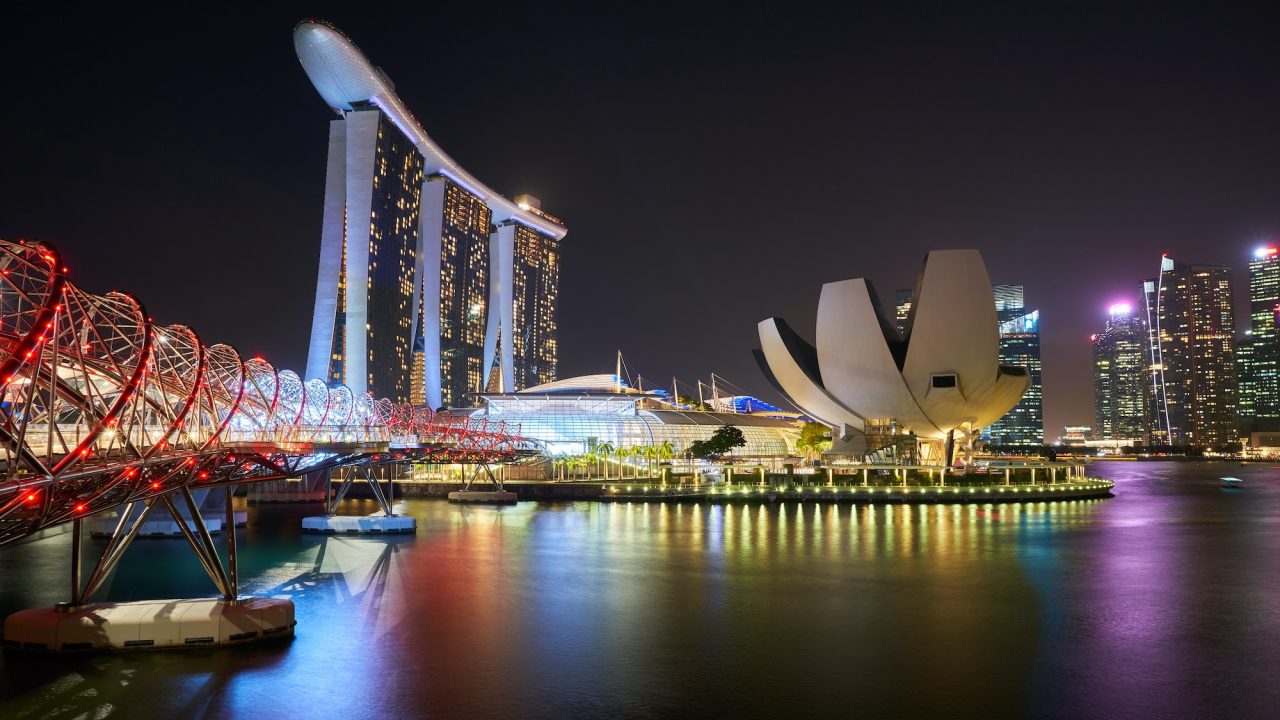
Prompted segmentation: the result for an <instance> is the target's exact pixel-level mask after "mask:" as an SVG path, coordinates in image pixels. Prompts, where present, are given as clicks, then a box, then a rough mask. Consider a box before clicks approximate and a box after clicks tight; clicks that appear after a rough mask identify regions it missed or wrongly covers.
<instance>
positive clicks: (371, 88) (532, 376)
mask: <svg viewBox="0 0 1280 720" xmlns="http://www.w3.org/2000/svg"><path fill="white" fill-rule="evenodd" d="M294 45H295V48H296V50H297V53H298V59H299V60H300V61H301V63H302V66H303V69H304V70H305V71H306V73H307V76H308V77H309V78H310V79H311V82H312V84H313V85H315V88H316V90H317V91H319V93H320V95H321V97H323V98H324V99H325V102H326V103H327V104H328V105H329V107H330V108H331V109H333V111H334V112H335V113H337V115H338V119H337V120H334V121H332V123H331V124H330V133H329V163H328V167H327V176H326V184H325V213H324V223H323V228H322V233H321V252H320V272H319V277H318V282H317V284H316V305H315V314H314V316H313V320H312V328H311V345H310V349H309V354H308V358H307V374H308V376H309V377H320V378H324V379H326V380H327V381H329V382H331V383H345V384H346V385H348V386H349V387H350V388H351V389H352V390H353V391H354V392H356V393H363V392H365V391H368V392H371V393H373V394H374V395H376V396H379V397H387V398H390V399H393V400H397V401H412V402H414V403H425V404H427V405H429V406H431V407H433V408H435V407H439V406H441V405H449V406H463V405H469V404H471V403H472V402H473V400H474V398H473V396H472V394H473V393H477V392H481V391H483V390H486V389H491V388H489V387H487V386H488V385H489V382H488V378H490V376H491V375H492V376H493V377H494V378H496V379H497V382H496V383H495V384H497V385H499V386H500V387H498V388H494V389H497V390H500V391H506V392H511V391H514V390H519V389H520V388H522V387H526V386H527V385H533V384H537V383H539V382H546V381H550V380H554V379H555V374H556V370H557V363H558V358H559V354H558V353H559V348H558V345H557V342H556V331H557V317H556V314H557V309H558V299H559V277H560V276H559V242H560V240H561V239H562V238H563V237H564V235H565V233H566V230H565V227H564V223H562V222H561V221H560V220H559V219H558V218H555V217H553V216H551V215H548V214H547V213H544V212H543V211H542V210H541V207H540V203H538V201H537V199H536V198H532V197H529V196H521V197H520V198H517V200H516V201H512V200H508V199H507V198H505V197H502V196H501V195H499V194H497V193H495V192H494V191H492V190H490V189H489V188H487V187H485V185H484V184H483V183H481V182H480V181H479V180H477V179H476V178H474V177H472V176H471V175H470V174H468V173H467V172H466V170H464V169H463V168H462V167H460V166H459V165H458V164H457V163H456V162H454V161H453V160H452V159H451V158H450V157H449V156H448V155H446V154H445V153H444V152H443V151H442V150H441V149H440V148H439V146H438V145H436V144H435V142H434V141H433V140H432V139H431V138H430V137H429V136H428V135H427V133H426V131H425V130H424V129H423V128H422V126H421V125H420V124H419V123H418V121H417V119H416V118H415V117H414V116H413V114H412V113H411V112H409V110H408V109H407V108H406V107H405V106H404V104H403V102H402V101H401V100H400V98H399V97H398V96H397V95H396V94H395V90H394V86H393V85H392V84H391V81H390V80H388V79H387V77H386V75H385V74H384V73H383V72H382V71H381V69H379V68H376V67H374V66H373V65H372V64H371V63H370V62H369V60H368V58H366V57H365V56H364V54H363V53H362V52H360V50H359V48H357V47H356V46H355V45H354V44H353V43H352V42H351V41H350V40H349V39H348V38H347V37H346V36H345V35H343V34H342V33H341V32H339V31H337V30H336V29H334V28H333V27H331V26H329V25H326V24H324V23H321V22H316V21H307V22H303V23H301V24H299V25H298V27H297V28H295V30H294ZM521 198H523V200H522V199H521ZM366 226H367V229H366Z"/></svg>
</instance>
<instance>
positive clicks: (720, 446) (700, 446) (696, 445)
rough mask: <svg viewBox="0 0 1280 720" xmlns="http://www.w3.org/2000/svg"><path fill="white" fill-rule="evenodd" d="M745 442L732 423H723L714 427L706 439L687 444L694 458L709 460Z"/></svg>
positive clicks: (740, 432) (739, 431)
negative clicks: (714, 429) (713, 430)
mask: <svg viewBox="0 0 1280 720" xmlns="http://www.w3.org/2000/svg"><path fill="white" fill-rule="evenodd" d="M746 444H747V439H746V438H745V437H743V436H742V431H741V430H739V429H738V428H736V427H734V426H732V425H723V426H721V427H719V428H717V429H716V431H715V432H714V433H712V434H711V437H709V438H707V439H706V440H694V441H693V442H692V443H690V445H689V454H690V455H693V456H694V457H696V458H701V459H703V460H709V459H711V458H714V457H719V456H721V455H724V454H725V453H727V452H729V451H730V450H732V449H734V448H736V447H742V446H744V445H746Z"/></svg>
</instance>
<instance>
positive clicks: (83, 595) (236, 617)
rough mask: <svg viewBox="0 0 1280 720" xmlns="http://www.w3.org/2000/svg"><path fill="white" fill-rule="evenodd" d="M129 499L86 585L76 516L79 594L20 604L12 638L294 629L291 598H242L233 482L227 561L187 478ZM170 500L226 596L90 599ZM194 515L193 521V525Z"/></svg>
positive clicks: (67, 648)
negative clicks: (52, 602) (172, 487)
mask: <svg viewBox="0 0 1280 720" xmlns="http://www.w3.org/2000/svg"><path fill="white" fill-rule="evenodd" d="M172 492H176V493H178V494H180V495H181V496H182V498H183V502H184V503H185V504H186V506H187V509H188V510H189V511H190V515H189V519H188V517H184V516H183V515H182V514H180V513H179V512H177V507H175V505H174V502H173V500H172V499H171V498H170V497H169V495H170V494H171V493H172ZM171 493H166V494H164V495H159V496H156V497H153V498H150V499H148V500H146V501H144V502H142V503H136V502H134V503H128V504H126V505H125V506H124V507H123V508H122V509H121V511H120V517H119V519H118V520H117V522H116V528H115V532H113V533H112V534H111V536H110V539H109V540H108V542H107V547H106V548H105V549H103V551H102V554H101V555H100V556H99V558H98V560H97V562H96V563H95V565H94V567H93V569H92V570H91V571H90V573H89V577H88V581H87V582H85V583H84V584H83V585H82V583H81V581H82V577H81V576H82V570H83V565H82V563H81V559H80V554H81V550H82V549H83V548H82V541H83V529H82V527H81V520H80V518H77V519H75V520H73V521H72V526H71V533H72V540H71V552H72V556H71V600H70V601H68V602H63V603H59V604H58V605H57V606H56V607H52V608H36V609H33V610H22V611H19V612H16V613H14V614H12V615H10V616H9V617H7V618H5V621H4V646H5V647H6V648H12V649H19V650H33V651H41V652H53V653H61V652H93V651H100V650H125V649H127V650H137V649H163V648H191V647H216V646H221V645H240V644H244V643H249V642H253V641H257V640H267V639H275V638H283V637H292V636H293V628H294V625H295V624H296V621H295V620H294V606H293V602H292V601H290V600H280V599H274V598H241V597H240V588H239V582H240V578H239V571H238V568H237V566H236V565H237V557H236V540H235V530H234V524H235V516H234V512H235V510H234V506H233V505H232V503H231V497H232V493H233V489H232V486H231V485H227V486H226V487H225V490H224V493H225V497H226V502H227V505H226V515H227V524H228V525H231V526H232V527H231V529H230V530H229V531H228V532H227V563H226V565H225V566H224V565H223V563H222V561H221V559H220V558H219V556H218V552H217V548H216V547H215V546H214V544H213V538H212V537H211V536H210V534H209V530H208V527H207V526H206V525H205V523H204V518H203V517H202V516H201V514H200V512H199V511H198V508H197V507H196V502H195V500H194V499H193V498H192V496H191V493H190V491H189V490H188V489H187V488H186V487H185V486H180V487H179V488H178V489H177V490H176V491H171ZM161 506H163V507H166V508H168V509H169V511H170V512H171V513H172V514H173V517H174V518H175V519H176V520H177V522H178V524H179V526H180V528H181V530H182V532H183V537H185V538H186V540H187V543H188V544H189V545H190V546H191V549H192V550H193V551H194V552H195V554H196V557H197V559H199V560H200V564H201V565H202V566H203V567H204V569H205V572H207V573H208V574H209V578H210V579H211V580H213V583H214V585H215V586H217V588H218V591H219V593H220V595H221V597H220V598H205V599H190V600H142V601H138V602H125V603H119V602H90V599H91V598H92V597H93V594H94V593H95V592H97V590H98V589H99V588H100V587H101V586H102V584H103V582H104V581H105V580H106V579H107V578H108V577H109V576H110V575H111V573H112V572H113V571H114V570H115V568H116V566H117V564H118V563H119V562H120V558H121V557H122V556H123V555H124V552H125V550H126V549H127V548H128V547H129V544H130V543H131V542H132V541H133V540H134V538H136V537H137V536H138V531H139V530H140V529H141V528H142V527H143V525H144V524H146V522H147V518H148V517H149V516H150V514H151V511H152V510H153V509H154V508H156V507H161ZM188 523H190V526H188Z"/></svg>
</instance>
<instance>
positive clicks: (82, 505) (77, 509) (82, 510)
mask: <svg viewBox="0 0 1280 720" xmlns="http://www.w3.org/2000/svg"><path fill="white" fill-rule="evenodd" d="M76 512H84V503H80V504H79V505H76Z"/></svg>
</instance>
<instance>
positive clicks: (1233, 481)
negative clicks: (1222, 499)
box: [1222, 477, 1244, 488]
mask: <svg viewBox="0 0 1280 720" xmlns="http://www.w3.org/2000/svg"><path fill="white" fill-rule="evenodd" d="M1222 487H1225V488H1242V487H1244V480H1241V479H1240V478H1237V477H1224V478H1222Z"/></svg>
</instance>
